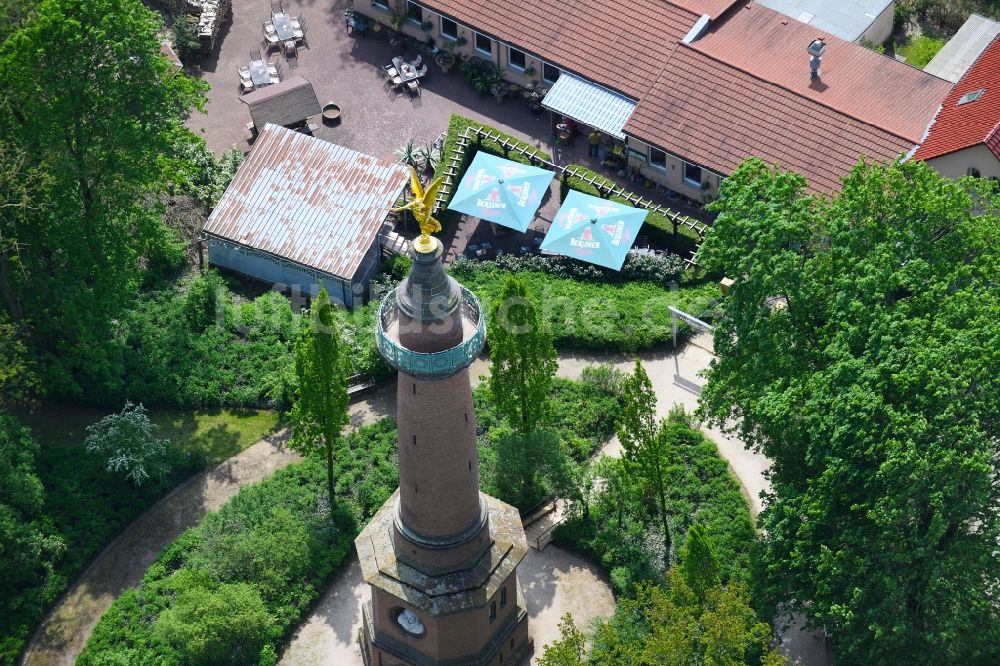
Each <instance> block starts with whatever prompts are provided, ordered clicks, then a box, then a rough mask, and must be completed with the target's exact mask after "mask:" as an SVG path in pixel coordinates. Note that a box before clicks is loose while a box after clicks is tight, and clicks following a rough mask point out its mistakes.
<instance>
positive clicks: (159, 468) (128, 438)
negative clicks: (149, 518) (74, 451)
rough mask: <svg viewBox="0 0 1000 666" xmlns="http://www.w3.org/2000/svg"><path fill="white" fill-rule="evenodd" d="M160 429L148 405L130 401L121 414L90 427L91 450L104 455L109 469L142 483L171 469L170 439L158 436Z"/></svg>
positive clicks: (88, 429) (137, 483) (136, 482)
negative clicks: (169, 458) (168, 456)
mask: <svg viewBox="0 0 1000 666" xmlns="http://www.w3.org/2000/svg"><path fill="white" fill-rule="evenodd" d="M156 429H157V426H156V425H154V424H153V422H152V421H150V420H149V415H148V414H147V413H146V408H145V407H143V406H142V405H141V404H140V405H135V404H132V403H131V402H126V403H125V406H124V407H123V408H122V411H120V412H119V413H117V414H108V415H107V416H105V417H104V418H102V419H101V420H100V421H98V422H97V423H94V424H93V425H89V426H87V439H86V446H87V451H89V452H90V453H93V454H95V455H97V456H100V457H101V458H102V459H103V460H104V465H105V468H106V469H107V470H108V471H109V472H111V473H113V474H121V475H122V476H124V477H125V478H126V479H129V480H130V481H132V483H134V484H135V485H137V486H141V485H142V484H143V482H144V481H145V480H146V479H149V478H150V477H152V478H160V477H163V476H165V475H166V474H167V473H168V472H169V471H170V467H169V464H168V462H167V447H168V446H169V445H170V440H167V439H159V438H157V437H156Z"/></svg>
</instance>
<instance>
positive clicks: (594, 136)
mask: <svg viewBox="0 0 1000 666" xmlns="http://www.w3.org/2000/svg"><path fill="white" fill-rule="evenodd" d="M587 144H588V145H587V155H589V156H590V157H598V158H599V157H600V154H599V152H598V147H599V146H600V145H601V133H600V132H598V131H597V130H596V129H594V130H590V135H589V136H588V137H587Z"/></svg>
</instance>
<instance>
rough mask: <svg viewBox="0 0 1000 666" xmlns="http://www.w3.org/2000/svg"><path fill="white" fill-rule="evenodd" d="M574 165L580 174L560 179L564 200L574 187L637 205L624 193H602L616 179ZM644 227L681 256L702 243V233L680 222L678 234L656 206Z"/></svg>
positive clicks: (561, 196) (594, 194)
mask: <svg viewBox="0 0 1000 666" xmlns="http://www.w3.org/2000/svg"><path fill="white" fill-rule="evenodd" d="M570 167H572V168H573V169H575V171H576V174H577V175H575V176H570V175H569V174H568V173H567V175H566V177H565V178H564V179H562V180H561V181H560V183H559V201H560V202H562V201H565V200H566V195H567V194H568V193H569V191H570V190H576V191H577V192H583V193H584V194H590V195H592V196H595V197H602V198H605V199H608V200H610V201H617V202H618V203H621V204H625V205H627V206H633V205H635V204H633V203H629V202H628V201H626V200H625V199H624V198H623V197H619V196H605V195H604V194H602V193H601V190H602V189H603V190H605V191H606V192H608V191H611V190H613V189H614V188H616V187H618V184H617V183H616V182H614V181H613V180H610V179H608V178H605V177H604V176H602V175H600V174H598V173H596V172H594V171H591V170H590V169H588V168H586V167H583V166H579V165H576V164H571V165H570ZM591 180H593V184H592V183H591V182H589V181H591ZM598 186H599V187H600V189H598ZM642 231H643V233H645V234H646V235H647V236H648V237H649V239H650V240H651V241H652V242H654V243H656V244H657V245H662V246H663V247H665V248H668V249H669V250H670V251H671V252H673V253H674V254H676V255H680V256H681V257H689V256H691V254H692V253H694V251H695V250H697V249H698V244H699V243H700V242H701V239H700V237H699V236H698V233H697V232H696V231H695V230H693V229H691V228H690V227H687V226H684V225H683V224H681V225H679V226H678V229H677V234H674V226H673V224H672V223H671V222H670V220H669V219H667V217H666V216H665V215H663V214H661V213H657V212H656V211H652V210H651V211H649V214H648V215H646V221H645V222H644V223H643V226H642Z"/></svg>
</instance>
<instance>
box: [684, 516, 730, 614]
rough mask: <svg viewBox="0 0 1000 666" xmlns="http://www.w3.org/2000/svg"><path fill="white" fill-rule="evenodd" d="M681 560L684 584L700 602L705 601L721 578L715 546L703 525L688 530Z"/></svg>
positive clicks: (696, 524) (692, 526)
mask: <svg viewBox="0 0 1000 666" xmlns="http://www.w3.org/2000/svg"><path fill="white" fill-rule="evenodd" d="M680 560H681V563H680V571H681V575H682V576H683V577H684V582H685V583H687V586H688V587H689V588H691V591H692V592H693V593H694V595H695V596H696V597H698V599H699V600H704V599H705V594H706V593H707V592H708V590H709V589H710V588H712V587H714V586H715V585H718V584H719V582H720V579H721V576H720V573H719V560H718V559H717V558H716V557H715V547H714V544H713V543H712V540H711V538H710V537H709V536H708V532H707V531H706V530H705V526H704V525H702V524H701V523H694V524H693V525H691V527H690V528H688V533H687V539H686V540H685V542H684V548H683V549H682V551H681V554H680Z"/></svg>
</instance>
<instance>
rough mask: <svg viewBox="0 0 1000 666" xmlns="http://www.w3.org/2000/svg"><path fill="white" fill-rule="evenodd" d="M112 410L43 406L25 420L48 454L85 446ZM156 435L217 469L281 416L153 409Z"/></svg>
mask: <svg viewBox="0 0 1000 666" xmlns="http://www.w3.org/2000/svg"><path fill="white" fill-rule="evenodd" d="M108 413H109V410H107V409H103V408H98V407H85V406H64V405H59V406H47V405H46V406H42V407H39V408H38V409H37V410H35V412H34V413H33V414H28V415H25V416H22V418H21V420H22V421H23V422H24V424H25V425H27V426H29V427H30V428H31V432H32V435H34V437H35V439H37V440H38V442H39V444H40V445H41V447H42V453H43V454H44V451H45V449H47V448H53V447H55V448H73V447H79V446H82V445H83V441H84V438H85V437H86V436H87V432H86V429H87V426H89V425H91V424H92V423H96V422H97V421H98V420H100V419H101V417H103V416H105V415H107V414H108ZM149 418H150V420H151V421H152V422H153V423H155V424H156V425H157V426H159V429H158V430H157V435H158V436H160V437H165V438H167V439H169V440H170V443H171V444H173V445H174V446H176V447H178V448H179V449H180V450H182V451H185V452H188V453H193V454H200V455H201V456H203V460H204V461H205V464H206V465H215V464H217V463H220V462H222V461H223V460H225V459H226V458H230V457H232V456H234V455H236V454H237V453H239V452H240V451H243V450H244V449H246V448H247V447H249V446H250V445H252V444H253V443H254V442H256V441H258V440H260V439H261V438H262V437H264V436H265V435H267V434H268V433H270V432H273V431H274V430H275V429H276V428H277V427H278V425H279V421H280V419H279V415H278V412H274V411H270V410H264V409H261V410H254V409H241V410H233V409H206V410H197V411H190V410H182V409H151V410H149Z"/></svg>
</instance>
